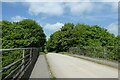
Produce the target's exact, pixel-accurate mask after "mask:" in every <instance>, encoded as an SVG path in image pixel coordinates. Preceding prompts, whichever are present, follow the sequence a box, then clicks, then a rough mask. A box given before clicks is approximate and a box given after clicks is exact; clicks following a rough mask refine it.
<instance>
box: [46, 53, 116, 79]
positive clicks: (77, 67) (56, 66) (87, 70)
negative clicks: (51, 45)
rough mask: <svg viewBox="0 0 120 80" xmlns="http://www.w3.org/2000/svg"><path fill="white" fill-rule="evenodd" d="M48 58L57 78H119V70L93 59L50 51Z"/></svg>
mask: <svg viewBox="0 0 120 80" xmlns="http://www.w3.org/2000/svg"><path fill="white" fill-rule="evenodd" d="M47 59H48V62H49V64H50V67H51V70H52V72H53V74H54V76H55V77H56V78H118V70H117V69H115V68H111V67H108V66H105V65H101V64H97V63H94V62H91V61H87V60H83V59H79V58H75V57H71V56H67V55H62V54H56V53H48V54H47Z"/></svg>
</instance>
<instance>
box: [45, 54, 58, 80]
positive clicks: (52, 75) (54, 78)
mask: <svg viewBox="0 0 120 80" xmlns="http://www.w3.org/2000/svg"><path fill="white" fill-rule="evenodd" d="M44 56H45V59H46V62H47V65H48V69H49V71H50V79H51V80H56V77H55V76H54V74H53V72H52V70H51V67H50V64H49V62H48V59H47V56H46V54H44Z"/></svg>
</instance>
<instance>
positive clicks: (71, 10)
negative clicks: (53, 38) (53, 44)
mask: <svg viewBox="0 0 120 80" xmlns="http://www.w3.org/2000/svg"><path fill="white" fill-rule="evenodd" d="M2 19H3V20H9V21H12V22H16V21H20V20H23V19H33V20H35V21H36V22H37V23H38V24H40V25H41V26H42V27H43V29H44V32H45V34H46V35H47V38H49V36H50V34H52V33H53V32H55V31H57V30H59V29H60V28H61V27H62V26H63V25H64V24H65V23H68V22H71V23H74V24H77V23H84V24H88V25H99V26H101V27H104V28H106V29H108V31H110V32H111V33H113V34H115V35H117V33H118V28H117V27H118V3H117V2H3V3H2Z"/></svg>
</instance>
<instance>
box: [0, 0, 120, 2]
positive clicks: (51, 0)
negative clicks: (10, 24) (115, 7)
mask: <svg viewBox="0 0 120 80" xmlns="http://www.w3.org/2000/svg"><path fill="white" fill-rule="evenodd" d="M1 1H2V2H89V1H91V2H118V1H119V0H1Z"/></svg>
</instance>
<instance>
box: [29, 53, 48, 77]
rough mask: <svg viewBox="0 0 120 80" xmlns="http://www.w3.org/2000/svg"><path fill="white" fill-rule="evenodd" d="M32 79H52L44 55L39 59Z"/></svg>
mask: <svg viewBox="0 0 120 80" xmlns="http://www.w3.org/2000/svg"><path fill="white" fill-rule="evenodd" d="M30 78H50V75H49V70H48V66H47V63H46V60H45V57H44V56H43V55H40V56H39V57H38V60H37V62H36V64H35V66H34V68H33V71H32V73H31V76H30Z"/></svg>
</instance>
